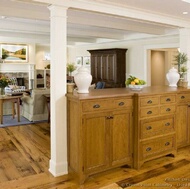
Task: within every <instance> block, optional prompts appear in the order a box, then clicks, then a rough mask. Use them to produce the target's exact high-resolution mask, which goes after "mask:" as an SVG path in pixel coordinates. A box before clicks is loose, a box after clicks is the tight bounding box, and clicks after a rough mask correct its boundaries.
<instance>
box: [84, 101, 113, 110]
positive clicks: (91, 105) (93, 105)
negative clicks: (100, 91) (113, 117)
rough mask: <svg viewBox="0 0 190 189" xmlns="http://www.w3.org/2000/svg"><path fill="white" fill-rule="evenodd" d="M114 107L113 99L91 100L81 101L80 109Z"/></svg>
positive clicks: (106, 108) (107, 108) (108, 108)
mask: <svg viewBox="0 0 190 189" xmlns="http://www.w3.org/2000/svg"><path fill="white" fill-rule="evenodd" d="M113 107H114V102H113V100H98V99H97V100H91V101H85V102H82V110H83V111H84V112H89V111H90V112H91V111H101V110H110V109H111V108H113Z"/></svg>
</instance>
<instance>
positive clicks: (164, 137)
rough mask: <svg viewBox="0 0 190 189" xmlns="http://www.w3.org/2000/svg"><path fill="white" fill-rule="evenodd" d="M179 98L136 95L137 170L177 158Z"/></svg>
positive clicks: (135, 162) (172, 95) (174, 95)
mask: <svg viewBox="0 0 190 189" xmlns="http://www.w3.org/2000/svg"><path fill="white" fill-rule="evenodd" d="M175 113H176V94H173V93H171V94H165V95H162V94H158V95H153V96H151V95H142V94H140V93H139V94H137V95H135V110H134V114H135V122H134V123H135V125H134V126H135V130H134V167H135V168H137V169H139V168H140V167H141V165H142V164H143V163H144V162H145V161H148V160H151V159H154V158H157V157H160V156H163V155H167V154H173V155H175V154H176V130H175Z"/></svg>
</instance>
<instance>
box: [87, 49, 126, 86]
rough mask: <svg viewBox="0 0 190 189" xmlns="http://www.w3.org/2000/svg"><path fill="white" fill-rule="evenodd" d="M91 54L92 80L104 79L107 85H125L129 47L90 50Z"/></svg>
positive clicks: (95, 81) (94, 81)
mask: <svg viewBox="0 0 190 189" xmlns="http://www.w3.org/2000/svg"><path fill="white" fill-rule="evenodd" d="M88 51H89V52H90V54H91V74H92V82H93V83H97V82H98V81H104V82H105V83H106V85H105V87H107V88H115V87H125V72H126V51H127V49H99V50H88Z"/></svg>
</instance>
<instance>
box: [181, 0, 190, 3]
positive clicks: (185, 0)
mask: <svg viewBox="0 0 190 189" xmlns="http://www.w3.org/2000/svg"><path fill="white" fill-rule="evenodd" d="M182 1H184V2H186V3H190V0H182Z"/></svg>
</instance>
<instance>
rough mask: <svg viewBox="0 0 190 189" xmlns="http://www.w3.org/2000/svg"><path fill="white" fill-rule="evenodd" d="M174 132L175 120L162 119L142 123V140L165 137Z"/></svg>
mask: <svg viewBox="0 0 190 189" xmlns="http://www.w3.org/2000/svg"><path fill="white" fill-rule="evenodd" d="M173 131H174V118H173V117H171V118H165V119H163V118H160V120H159V119H156V120H152V121H147V120H145V121H141V131H140V136H141V139H144V138H149V137H153V136H158V135H163V134H166V133H170V132H173Z"/></svg>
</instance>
